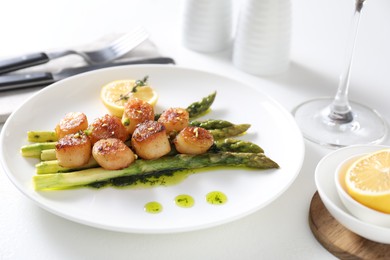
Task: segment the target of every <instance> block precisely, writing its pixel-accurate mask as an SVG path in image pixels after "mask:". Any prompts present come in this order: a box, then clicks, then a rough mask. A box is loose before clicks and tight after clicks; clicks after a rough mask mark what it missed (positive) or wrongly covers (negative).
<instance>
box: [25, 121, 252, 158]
mask: <svg viewBox="0 0 390 260" xmlns="http://www.w3.org/2000/svg"><path fill="white" fill-rule="evenodd" d="M217 121H220V122H219V123H220V125H219V126H218V122H217ZM228 123H229V124H232V123H230V122H227V121H223V120H214V121H205V122H204V123H203V125H205V126H206V127H208V128H211V127H212V126H214V127H221V126H224V125H228ZM196 124H198V123H196ZM249 127H250V125H249V124H237V125H236V124H232V125H231V126H228V127H223V128H219V129H209V130H208V131H210V133H211V134H212V135H213V137H214V139H215V140H218V139H224V138H228V137H232V136H237V135H240V134H243V133H244V132H245V131H246V130H248V128H249ZM48 133H49V132H48ZM55 145H56V142H45V143H33V144H28V145H24V146H23V147H22V148H21V152H22V155H23V156H25V157H37V158H39V157H40V156H41V153H42V152H43V150H47V149H54V148H55ZM48 155H49V156H50V152H48Z"/></svg>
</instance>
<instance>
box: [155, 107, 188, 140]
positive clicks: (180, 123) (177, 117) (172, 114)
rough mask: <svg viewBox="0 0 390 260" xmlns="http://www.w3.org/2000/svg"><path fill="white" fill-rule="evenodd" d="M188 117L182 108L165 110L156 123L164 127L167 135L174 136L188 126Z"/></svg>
mask: <svg viewBox="0 0 390 260" xmlns="http://www.w3.org/2000/svg"><path fill="white" fill-rule="evenodd" d="M189 120H190V117H189V114H188V111H187V110H185V109H183V108H169V109H167V110H165V111H164V112H163V113H162V114H161V116H160V117H159V119H158V122H160V123H162V124H163V125H164V126H165V129H166V131H167V133H168V134H169V135H171V134H176V133H178V132H180V131H181V130H183V129H184V128H185V127H186V126H188V123H189Z"/></svg>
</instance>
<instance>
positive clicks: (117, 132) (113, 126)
mask: <svg viewBox="0 0 390 260" xmlns="http://www.w3.org/2000/svg"><path fill="white" fill-rule="evenodd" d="M88 129H89V137H90V138H91V141H92V144H94V143H96V142H97V141H99V140H100V139H107V138H118V139H119V140H122V141H123V142H124V141H126V140H127V139H128V137H129V134H128V133H127V131H126V128H125V127H124V126H123V125H122V122H121V120H120V119H119V118H118V117H116V116H112V115H108V114H107V115H104V116H102V117H99V118H96V119H95V120H94V121H93V122H92V124H91V125H90V126H89V128H88Z"/></svg>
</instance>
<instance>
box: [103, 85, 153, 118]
mask: <svg viewBox="0 0 390 260" xmlns="http://www.w3.org/2000/svg"><path fill="white" fill-rule="evenodd" d="M135 86H136V81H135V80H132V79H128V80H115V81H112V82H109V83H108V84H106V85H104V86H103V87H102V89H101V91H100V98H101V100H102V102H103V104H104V105H105V106H106V108H107V109H108V111H109V112H110V113H111V114H112V115H114V116H117V117H122V114H123V106H124V104H125V103H126V102H127V100H128V99H129V98H132V97H135V98H139V99H142V100H144V101H146V102H148V103H149V104H151V105H153V106H154V105H155V104H156V103H157V100H158V94H157V93H156V91H154V90H153V89H152V88H151V87H150V86H137V87H136V91H135V92H133V91H134V87H135Z"/></svg>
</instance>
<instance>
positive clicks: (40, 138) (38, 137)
mask: <svg viewBox="0 0 390 260" xmlns="http://www.w3.org/2000/svg"><path fill="white" fill-rule="evenodd" d="M27 140H28V141H29V142H34V143H42V142H55V141H58V137H57V134H56V133H55V132H54V131H28V132H27Z"/></svg>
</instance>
